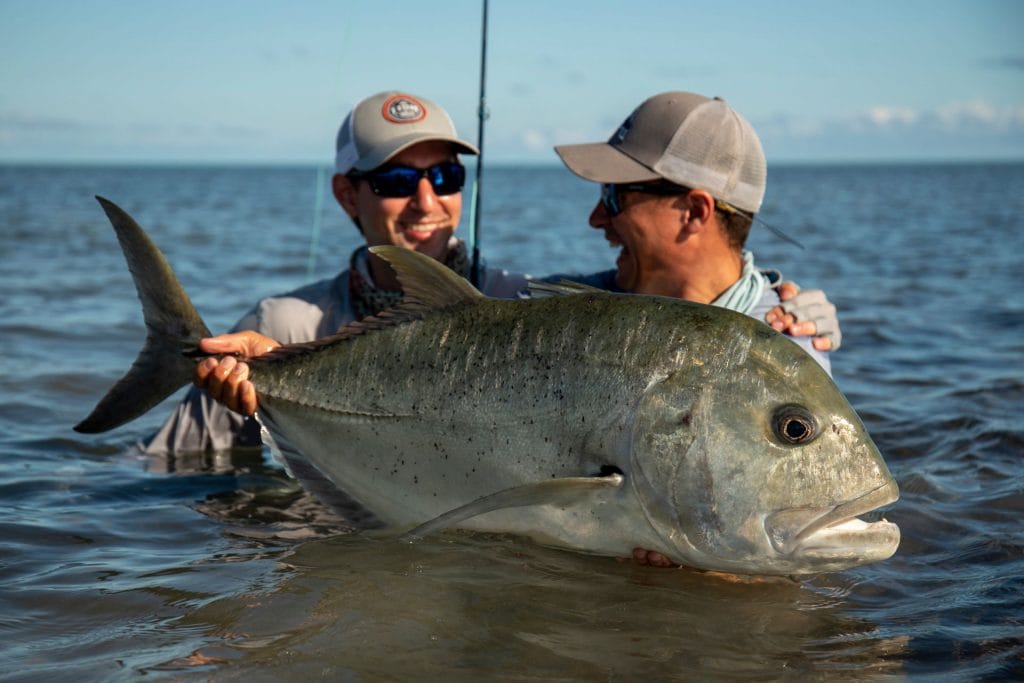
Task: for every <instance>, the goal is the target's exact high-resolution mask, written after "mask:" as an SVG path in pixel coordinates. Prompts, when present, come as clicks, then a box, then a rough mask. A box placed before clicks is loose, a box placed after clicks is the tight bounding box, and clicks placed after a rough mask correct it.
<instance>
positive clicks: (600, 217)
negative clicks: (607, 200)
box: [590, 200, 608, 230]
mask: <svg viewBox="0 0 1024 683" xmlns="http://www.w3.org/2000/svg"><path fill="white" fill-rule="evenodd" d="M607 225H608V211H607V209H605V208H604V202H602V201H600V200H598V202H597V205H596V206H594V210H593V211H591V212H590V227H592V228H597V229H599V230H603V229H604V228H605V227H606V226H607Z"/></svg>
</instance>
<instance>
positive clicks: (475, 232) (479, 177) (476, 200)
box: [469, 0, 488, 287]
mask: <svg viewBox="0 0 1024 683" xmlns="http://www.w3.org/2000/svg"><path fill="white" fill-rule="evenodd" d="M483 3H484V15H483V21H482V22H481V32H480V33H481V35H480V108H479V109H478V110H477V119H478V123H477V129H476V148H477V149H478V150H479V154H478V155H477V157H476V182H475V183H474V184H473V220H472V221H470V225H469V238H470V243H471V244H472V245H473V266H472V268H471V269H470V271H469V280H470V282H472V283H473V286H474V287H480V205H481V201H480V187H481V183H482V182H483V176H484V121H485V120H486V119H487V99H486V97H485V96H484V86H485V84H486V82H487V4H488V3H487V0H483Z"/></svg>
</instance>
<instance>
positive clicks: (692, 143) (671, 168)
mask: <svg viewBox="0 0 1024 683" xmlns="http://www.w3.org/2000/svg"><path fill="white" fill-rule="evenodd" d="M655 170H656V171H657V172H659V173H661V174H662V175H664V176H665V177H667V178H669V179H670V180H673V181H675V182H677V183H679V184H681V185H686V186H688V187H700V188H703V189H705V190H707V191H708V192H710V193H711V194H712V195H714V196H715V198H717V199H721V200H724V201H726V202H728V203H730V204H732V205H734V206H736V207H737V208H740V209H743V210H746V211H750V212H756V211H757V210H758V209H760V208H761V199H762V198H763V196H764V187H765V177H766V175H767V173H766V168H765V163H764V154H763V152H762V151H761V143H760V141H759V140H758V139H757V135H756V134H755V133H754V130H753V129H752V128H751V127H750V125H749V124H748V123H747V122H746V121H745V120H743V119H742V118H741V117H740V116H739V115H738V114H736V112H734V111H733V110H732V109H731V108H730V107H729V106H728V105H726V104H725V102H723V101H721V100H712V101H710V102H707V103H706V104H703V105H700V106H699V107H697V108H696V109H694V110H693V111H692V112H690V115H689V116H687V117H686V120H685V121H683V124H682V125H681V126H680V127H679V128H678V130H676V133H675V135H674V136H673V137H672V140H671V141H670V142H669V144H668V147H667V148H666V149H665V153H664V154H663V155H662V158H661V159H660V160H659V161H658V163H657V164H656V165H655Z"/></svg>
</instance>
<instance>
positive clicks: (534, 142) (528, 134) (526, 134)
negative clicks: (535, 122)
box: [521, 128, 551, 150]
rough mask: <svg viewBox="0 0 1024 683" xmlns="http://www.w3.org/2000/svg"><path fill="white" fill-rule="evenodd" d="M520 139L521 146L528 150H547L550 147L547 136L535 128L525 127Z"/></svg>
mask: <svg viewBox="0 0 1024 683" xmlns="http://www.w3.org/2000/svg"><path fill="white" fill-rule="evenodd" d="M521 139H522V143H523V146H524V147H526V148H527V149H529V150H538V149H543V150H547V149H550V148H551V144H550V143H549V142H548V138H547V136H546V135H544V133H542V132H540V131H539V130H537V129H536V128H526V129H525V130H523V131H522V134H521Z"/></svg>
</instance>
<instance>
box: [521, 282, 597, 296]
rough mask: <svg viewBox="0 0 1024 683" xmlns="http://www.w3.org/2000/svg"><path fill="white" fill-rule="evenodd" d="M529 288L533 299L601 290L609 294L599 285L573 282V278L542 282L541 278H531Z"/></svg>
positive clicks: (591, 292)
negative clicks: (593, 285)
mask: <svg viewBox="0 0 1024 683" xmlns="http://www.w3.org/2000/svg"><path fill="white" fill-rule="evenodd" d="M527 288H528V289H529V291H530V298H531V299H542V298H546V297H552V296H570V295H573V294H594V293H595V292H600V293H602V294H607V293H608V292H607V291H605V290H603V289H599V288H597V287H591V286H590V285H585V284H583V283H580V282H573V281H572V280H559V281H558V282H541V281H539V280H531V281H530V282H529V283H528V284H527Z"/></svg>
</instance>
